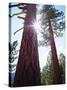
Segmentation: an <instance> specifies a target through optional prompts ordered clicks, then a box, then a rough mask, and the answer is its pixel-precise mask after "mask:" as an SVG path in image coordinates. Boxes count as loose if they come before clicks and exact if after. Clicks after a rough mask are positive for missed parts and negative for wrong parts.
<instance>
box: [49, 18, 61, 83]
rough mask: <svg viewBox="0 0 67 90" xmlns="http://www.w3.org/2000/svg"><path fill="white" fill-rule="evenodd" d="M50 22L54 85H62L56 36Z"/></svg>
mask: <svg viewBox="0 0 67 90" xmlns="http://www.w3.org/2000/svg"><path fill="white" fill-rule="evenodd" d="M48 20H49V21H48V22H49V34H50V46H51V54H52V67H53V84H62V79H61V74H60V67H59V61H58V56H57V51H56V46H55V41H54V34H53V30H52V26H51V21H50V19H48Z"/></svg>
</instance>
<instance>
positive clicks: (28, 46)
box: [14, 4, 40, 87]
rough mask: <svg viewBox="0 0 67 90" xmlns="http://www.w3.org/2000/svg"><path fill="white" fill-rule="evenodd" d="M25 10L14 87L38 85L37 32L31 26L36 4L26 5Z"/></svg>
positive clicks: (34, 18)
mask: <svg viewBox="0 0 67 90" xmlns="http://www.w3.org/2000/svg"><path fill="white" fill-rule="evenodd" d="M27 11H28V13H27V16H26V18H25V23H24V32H23V38H22V41H21V47H20V52H19V59H18V64H17V68H16V74H15V80H14V86H16V87H17V86H32V85H40V67H39V58H38V44H37V33H36V32H35V30H34V28H33V26H31V25H32V23H33V20H36V5H34V4H32V5H28V8H27Z"/></svg>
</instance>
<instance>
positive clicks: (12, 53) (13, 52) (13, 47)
mask: <svg viewBox="0 0 67 90" xmlns="http://www.w3.org/2000/svg"><path fill="white" fill-rule="evenodd" d="M17 45H18V42H17V41H14V42H13V44H11V43H9V71H10V72H12V71H14V70H15V67H16V64H14V61H15V60H16V59H17V53H18V50H16V48H17Z"/></svg>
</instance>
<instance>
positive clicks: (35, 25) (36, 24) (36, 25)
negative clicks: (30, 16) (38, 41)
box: [33, 21, 41, 30]
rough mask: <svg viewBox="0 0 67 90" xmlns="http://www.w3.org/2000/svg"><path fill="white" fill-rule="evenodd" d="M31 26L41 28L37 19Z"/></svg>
mask: <svg viewBox="0 0 67 90" xmlns="http://www.w3.org/2000/svg"><path fill="white" fill-rule="evenodd" d="M33 26H34V28H35V29H36V30H39V29H40V28H41V27H40V24H39V23H38V22H37V21H35V22H34V24H33Z"/></svg>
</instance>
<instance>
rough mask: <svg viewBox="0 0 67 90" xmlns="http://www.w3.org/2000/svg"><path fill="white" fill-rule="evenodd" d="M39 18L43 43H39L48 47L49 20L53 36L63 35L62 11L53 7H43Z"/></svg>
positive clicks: (63, 19) (63, 17)
mask: <svg viewBox="0 0 67 90" xmlns="http://www.w3.org/2000/svg"><path fill="white" fill-rule="evenodd" d="M40 14H41V18H40V23H41V28H42V30H41V35H42V37H43V40H42V41H43V42H42V41H40V42H39V46H40V45H42V46H43V45H49V44H50V42H49V41H50V35H49V31H48V29H49V19H50V21H51V25H52V29H53V32H54V34H55V36H57V37H59V36H62V35H63V31H64V28H65V16H64V13H63V12H62V11H59V10H58V9H56V7H55V6H54V5H43V8H42V10H41V11H40Z"/></svg>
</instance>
